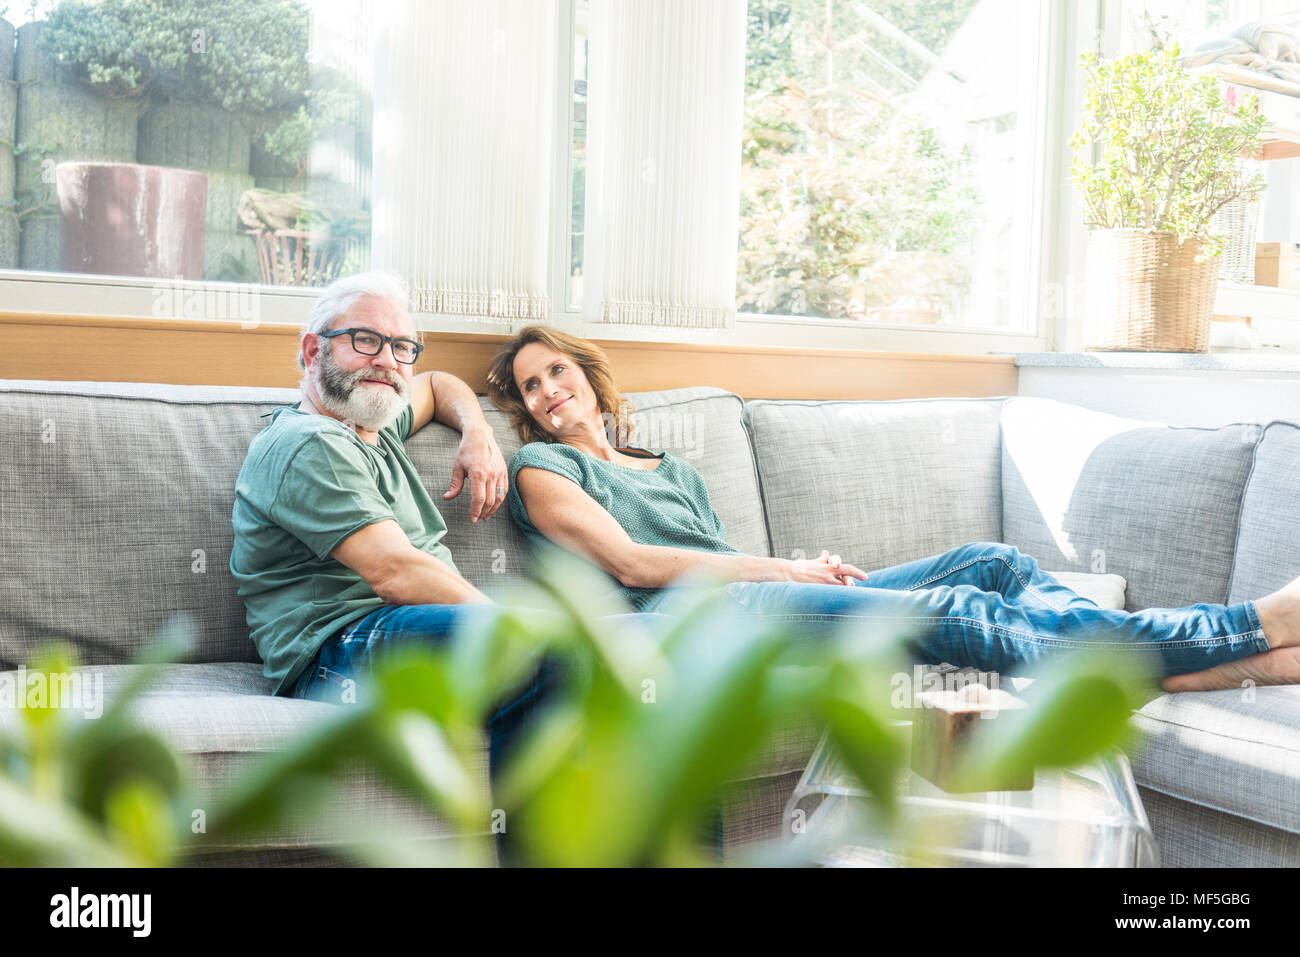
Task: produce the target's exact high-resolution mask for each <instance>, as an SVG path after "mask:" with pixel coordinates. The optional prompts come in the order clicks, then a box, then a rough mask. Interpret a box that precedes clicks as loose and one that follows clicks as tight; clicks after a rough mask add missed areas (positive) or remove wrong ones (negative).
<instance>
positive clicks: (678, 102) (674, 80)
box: [584, 0, 745, 328]
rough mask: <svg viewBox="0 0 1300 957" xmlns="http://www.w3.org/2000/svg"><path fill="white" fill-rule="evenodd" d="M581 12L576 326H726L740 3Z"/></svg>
mask: <svg viewBox="0 0 1300 957" xmlns="http://www.w3.org/2000/svg"><path fill="white" fill-rule="evenodd" d="M591 17H592V18H591V82H590V85H589V87H588V89H589V90H590V104H591V113H590V116H589V120H590V124H589V127H588V132H589V136H588V149H589V150H590V157H589V167H588V174H587V175H588V181H587V217H588V219H587V243H586V254H585V256H586V259H585V264H584V265H585V269H584V272H585V278H584V286H585V288H586V290H587V293H588V295H589V296H591V295H592V294H593V293H595V291H596V290H600V291H601V295H600V297H599V298H600V301H599V302H598V303H597V302H590V303H588V309H587V318H588V319H589V320H592V321H597V322H610V323H639V324H648V325H656V326H679V327H680V326H696V327H712V328H719V327H724V328H725V327H730V326H732V325H733V324H734V322H735V315H736V245H737V230H738V226H739V218H740V145H741V143H740V137H741V123H742V113H743V97H744V70H745V0H592V5H591ZM593 298H594V297H593Z"/></svg>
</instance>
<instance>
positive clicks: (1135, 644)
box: [757, 612, 1258, 650]
mask: <svg viewBox="0 0 1300 957" xmlns="http://www.w3.org/2000/svg"><path fill="white" fill-rule="evenodd" d="M757 614H758V615H759V617H762V618H774V619H777V620H784V621H791V622H798V621H810V620H811V621H833V620H844V621H855V620H857V621H860V620H862V619H871V620H877V621H881V620H884V621H930V622H935V621H948V622H952V623H953V624H956V625H962V626H973V627H975V628H981V629H988V630H989V631H996V632H1000V633H1001V634H1004V635H1009V636H1011V637H1014V638H1024V639H1026V640H1029V641H1034V642H1038V643H1040V644H1044V645H1065V646H1069V647H1072V648H1096V647H1098V646H1106V647H1115V648H1124V649H1128V648H1132V649H1136V650H1150V649H1152V648H1182V647H1195V646H1199V645H1208V644H1214V643H1216V642H1224V641H1231V642H1235V641H1237V640H1238V639H1243V638H1252V639H1256V640H1257V639H1258V635H1257V633H1256V632H1255V631H1243V632H1238V633H1237V634H1235V635H1219V636H1215V637H1213V638H1183V639H1181V640H1179V641H1079V640H1077V639H1074V638H1053V637H1052V636H1050V635H1034V634H1030V633H1028V632H1023V631H1016V630H1014V629H1012V628H1007V627H1005V626H1003V625H994V624H990V623H989V622H985V621H979V620H978V619H975V618H961V617H957V616H954V615H938V616H935V615H837V614H834V613H826V612H818V613H815V614H806V615H800V614H776V615H769V614H763V613H762V612H758V613H757Z"/></svg>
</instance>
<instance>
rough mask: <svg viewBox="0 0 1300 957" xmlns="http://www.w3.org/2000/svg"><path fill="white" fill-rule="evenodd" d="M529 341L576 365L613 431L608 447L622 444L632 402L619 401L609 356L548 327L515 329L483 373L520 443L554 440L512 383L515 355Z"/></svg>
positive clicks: (619, 397) (594, 347)
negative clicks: (557, 353) (584, 376)
mask: <svg viewBox="0 0 1300 957" xmlns="http://www.w3.org/2000/svg"><path fill="white" fill-rule="evenodd" d="M530 342H540V343H542V345H545V346H549V347H550V348H552V349H554V350H555V351H556V352H559V353H561V354H563V355H566V356H568V357H569V358H570V359H571V360H573V361H574V362H576V363H577V364H578V366H579V367H580V368H581V369H582V371H583V372H584V373H585V374H586V376H587V381H588V382H589V383H591V389H592V391H593V392H595V393H596V403H597V405H599V406H600V411H601V413H602V414H603V415H604V416H605V417H606V418H605V422H606V426H605V428H606V431H607V432H611V431H613V432H616V434H615V435H610V444H611V445H614V446H615V447H617V446H619V445H620V444H623V442H625V441H626V437H627V436H628V434H630V433H631V431H632V422H631V418H630V416H631V414H632V411H633V409H632V403H630V402H628V400H627V399H625V398H623V394H622V393H621V392H619V391H618V387H617V386H615V385H614V373H613V370H611V369H610V367H609V357H608V356H607V355H605V353H604V351H603V350H602V349H601V348H600V347H599V346H597V345H593V344H592V343H590V342H588V341H587V340H585V339H579V338H578V337H577V336H573V335H570V334H569V333H567V332H561V331H560V330H559V329H554V328H552V327H551V326H525V327H524V328H523V329H521V330H519V332H518V333H517V334H516V335H515V336H514V337H513V338H511V339H510V340H508V341H507V342H504V343H502V345H501V348H500V350H498V352H497V354H496V357H495V358H494V359H493V360H492V367H491V368H490V369H489V370H488V374H487V381H488V396H489V398H491V399H492V404H493V405H495V406H496V407H497V408H498V409H500V410H501V411H502V412H507V413H509V414H510V426H511V428H513V429H514V430H515V431H516V432H518V433H519V437H520V438H521V439H522V440H523V441H524V443H525V444H527V443H529V442H554V441H555V437H554V436H553V435H551V434H550V433H549V432H547V431H546V430H545V429H543V428H542V427H541V426H540V425H538V424H537V420H536V419H534V418H533V417H532V414H531V413H529V411H528V406H526V405H525V404H524V397H523V396H522V395H520V393H519V386H518V384H516V382H515V356H517V355H519V350H520V349H522V348H523V347H524V346H526V345H528V344H529V343H530ZM616 439H622V440H623V442H620V441H617V440H616Z"/></svg>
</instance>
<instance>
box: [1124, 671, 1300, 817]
mask: <svg viewBox="0 0 1300 957" xmlns="http://www.w3.org/2000/svg"><path fill="white" fill-rule="evenodd" d="M1133 726H1134V728H1135V729H1136V730H1137V731H1138V732H1139V734H1140V742H1139V744H1140V746H1139V747H1137V748H1135V749H1133V752H1134V753H1133V776H1134V778H1136V780H1137V782H1138V783H1139V784H1141V785H1143V786H1144V787H1148V788H1154V789H1155V790H1157V791H1161V792H1163V793H1164V794H1168V795H1170V796H1172V797H1176V798H1179V799H1181V800H1184V801H1189V802H1191V803H1193V804H1199V805H1201V806H1202V807H1207V808H1212V809H1214V810H1218V811H1224V812H1226V813H1228V814H1234V815H1238V816H1240V817H1244V818H1247V819H1249V820H1252V821H1257V822H1259V823H1260V824H1266V825H1268V826H1270V827H1276V828H1281V829H1282V830H1284V831H1291V832H1300V687H1296V686H1293V685H1289V686H1285V687H1264V688H1255V687H1249V688H1242V689H1233V690H1229V691H1198V692H1186V693H1183V694H1172V695H1162V696H1160V697H1159V698H1156V699H1155V700H1154V701H1150V702H1148V703H1147V704H1146V705H1145V706H1144V707H1142V708H1141V709H1140V710H1139V711H1137V712H1136V713H1135V714H1134V716H1133Z"/></svg>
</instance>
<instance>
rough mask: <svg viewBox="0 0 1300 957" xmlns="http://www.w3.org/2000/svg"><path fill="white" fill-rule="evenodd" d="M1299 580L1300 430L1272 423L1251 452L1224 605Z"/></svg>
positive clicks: (1293, 426)
mask: <svg viewBox="0 0 1300 957" xmlns="http://www.w3.org/2000/svg"><path fill="white" fill-rule="evenodd" d="M1297 575H1300V426H1297V425H1293V424H1292V423H1290V422H1273V423H1271V424H1269V425H1268V426H1267V427H1266V428H1265V429H1264V437H1263V439H1261V440H1260V443H1259V448H1257V449H1256V450H1255V467H1254V468H1253V469H1252V470H1251V473H1250V479H1249V480H1248V481H1247V482H1246V495H1245V499H1244V501H1243V502H1242V506H1241V529H1240V531H1239V532H1238V533H1237V552H1236V563H1235V565H1234V566H1233V570H1232V587H1231V589H1230V590H1229V592H1228V601H1231V602H1238V601H1247V600H1249V599H1254V598H1261V597H1263V596H1264V595H1267V594H1268V593H1269V592H1273V591H1276V590H1277V589H1279V588H1281V587H1282V586H1283V585H1285V584H1286V583H1287V582H1289V581H1291V579H1293V578H1295V577H1296V576H1297Z"/></svg>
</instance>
